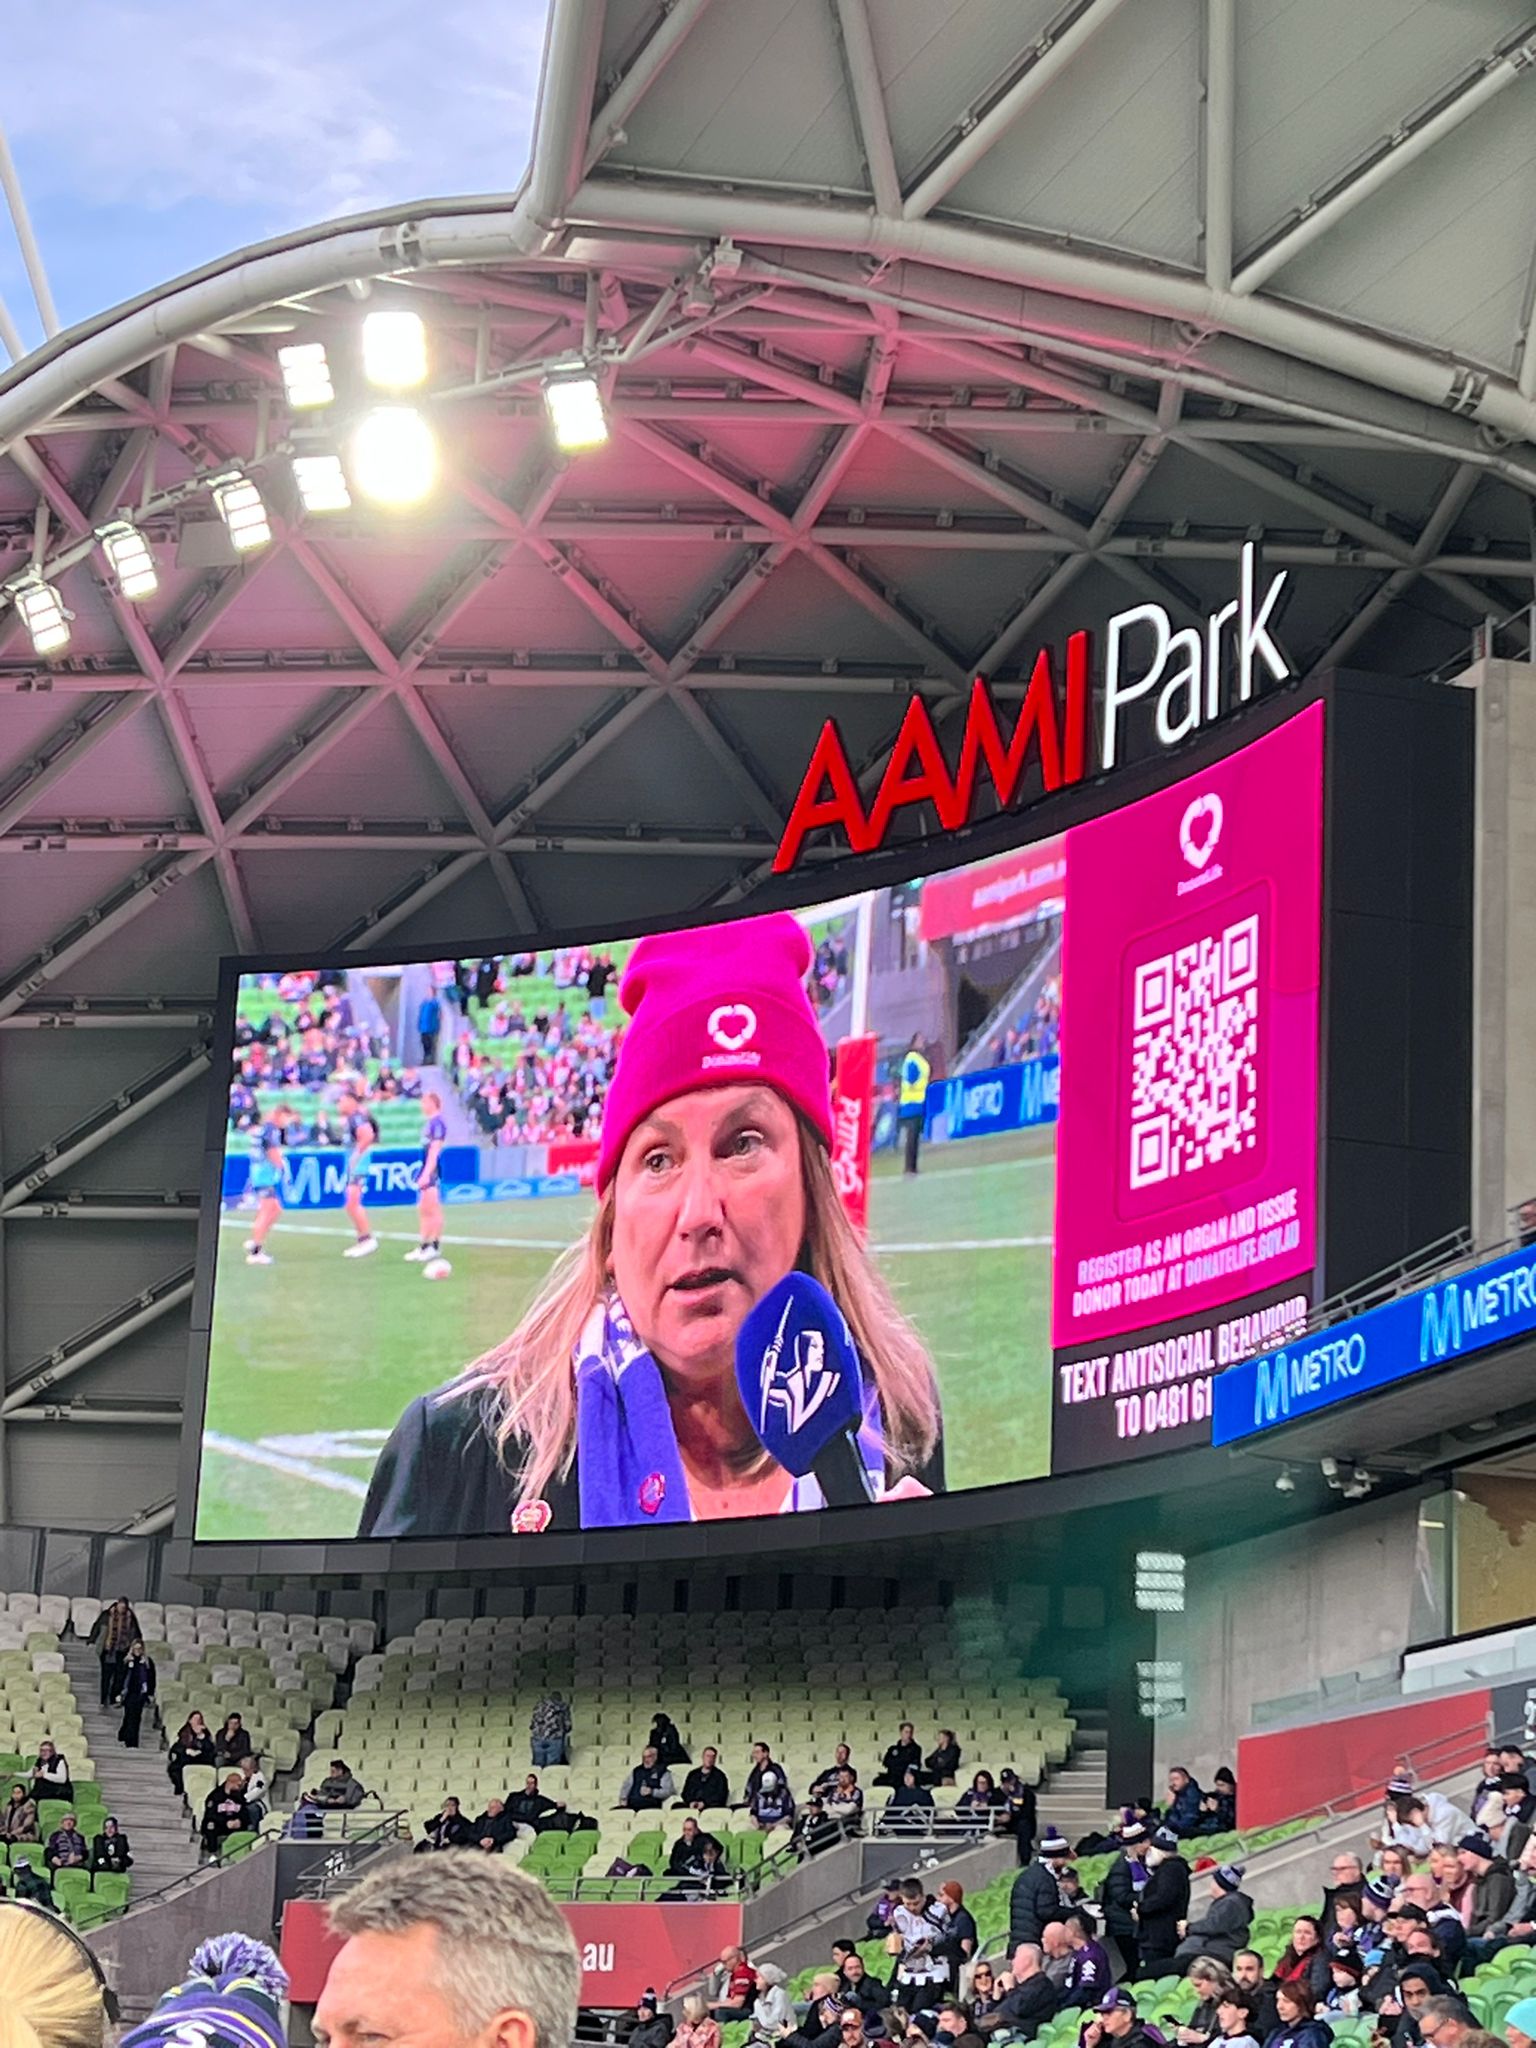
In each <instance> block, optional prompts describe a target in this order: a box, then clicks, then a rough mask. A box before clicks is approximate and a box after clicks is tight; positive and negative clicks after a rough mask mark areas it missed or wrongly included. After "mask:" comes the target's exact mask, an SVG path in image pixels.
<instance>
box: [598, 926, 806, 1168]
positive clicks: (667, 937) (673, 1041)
mask: <svg viewBox="0 0 1536 2048" xmlns="http://www.w3.org/2000/svg"><path fill="white" fill-rule="evenodd" d="M810 964H811V942H810V939H809V937H808V936H807V935H806V933H805V931H804V930H803V928H802V927H801V926H800V925H798V924H797V923H796V922H795V920H794V919H793V918H792V917H791V916H789V915H788V913H787V912H785V911H775V912H774V913H773V914H772V915H771V916H769V917H746V918H742V919H741V920H740V922H739V923H735V924H718V925H708V926H704V927H702V928H700V929H698V930H694V931H683V932H658V933H657V934H656V936H655V937H654V938H649V939H642V940H641V941H640V943H639V945H638V946H636V948H635V950H634V952H633V953H631V955H630V956H629V965H628V967H627V968H626V969H625V970H624V979H623V981H622V983H621V984H620V986H619V1001H620V1002H621V1003H622V1004H623V1006H624V1008H625V1009H626V1010H628V1012H629V1014H630V1016H631V1017H632V1018H633V1019H634V1022H633V1023H632V1024H631V1025H630V1027H629V1029H628V1030H627V1031H626V1033H625V1034H624V1040H623V1043H622V1045H621V1046H620V1048H619V1061H618V1066H617V1069H616V1070H615V1073H614V1077H613V1085H612V1087H611V1088H610V1089H609V1090H608V1099H607V1101H606V1102H605V1103H604V1105H603V1135H602V1142H601V1144H600V1146H599V1148H598V1154H597V1187H598V1192H599V1194H601V1193H602V1191H603V1190H604V1189H605V1188H606V1187H607V1185H608V1183H609V1182H610V1181H611V1180H612V1179H613V1176H614V1173H615V1171H616V1169H617V1167H618V1164H619V1157H620V1154H621V1153H622V1152H623V1150H624V1147H625V1144H626V1143H627V1142H628V1139H629V1135H630V1133H631V1132H632V1131H633V1130H634V1128H635V1126H636V1124H638V1123H642V1122H643V1121H644V1120H645V1118H646V1117H648V1116H649V1115H650V1114H651V1111H652V1110H653V1109H659V1108H660V1107H661V1105H662V1103H664V1102H670V1101H671V1100H672V1098H673V1096H674V1095H686V1094H688V1093H689V1092H690V1091H691V1090H692V1089H695V1088H728V1087H740V1086H742V1085H743V1084H744V1083H746V1082H749V1081H765V1082H767V1084H768V1086H769V1087H770V1088H777V1089H778V1091H779V1093H780V1094H781V1095H783V1096H786V1097H787V1098H788V1099H789V1101H790V1102H792V1103H793V1104H794V1106H795V1108H796V1109H798V1110H799V1111H801V1113H802V1114H803V1115H804V1116H806V1117H808V1118H809V1120H810V1122H811V1123H812V1124H813V1125H814V1126H815V1128H816V1129H817V1131H819V1132H820V1134H821V1136H822V1138H823V1139H824V1140H825V1142H826V1143H827V1144H828V1145H830V1144H831V1142H832V1090H831V1085H830V1083H829V1080H828V1073H827V1048H826V1046H825V1044H824V1043H823V1042H822V1036H821V1033H820V1031H819V1030H818V1029H817V1028H816V1013H815V1011H814V1010H813V1009H812V1008H811V999H810V996H809V995H808V994H807V993H806V987H805V977H806V973H807V971H808V969H809V968H810Z"/></svg>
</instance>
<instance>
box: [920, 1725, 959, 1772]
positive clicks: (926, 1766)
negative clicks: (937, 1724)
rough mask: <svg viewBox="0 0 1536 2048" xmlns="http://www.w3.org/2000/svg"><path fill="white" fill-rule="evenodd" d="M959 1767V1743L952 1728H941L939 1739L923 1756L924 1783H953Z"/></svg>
mask: <svg viewBox="0 0 1536 2048" xmlns="http://www.w3.org/2000/svg"><path fill="white" fill-rule="evenodd" d="M959 1769H960V1744H959V1742H958V1741H957V1740H956V1739H955V1731H954V1729H953V1728H941V1729H940V1730H939V1739H938V1741H937V1742H936V1743H935V1744H934V1745H933V1747H932V1749H930V1750H929V1752H928V1754H927V1755H926V1756H925V1757H924V1758H923V1769H922V1779H923V1783H924V1784H925V1785H953V1784H954V1782H955V1778H956V1775H957V1774H958V1772H959Z"/></svg>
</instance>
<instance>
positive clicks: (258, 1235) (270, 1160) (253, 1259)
mask: <svg viewBox="0 0 1536 2048" xmlns="http://www.w3.org/2000/svg"><path fill="white" fill-rule="evenodd" d="M293 1116H294V1113H293V1111H292V1110H291V1109H290V1108H289V1107H288V1105H287V1104H286V1103H284V1102H280V1103H279V1104H278V1105H277V1107H276V1108H275V1109H274V1110H273V1111H272V1112H271V1114H270V1115H268V1116H265V1117H263V1118H262V1121H261V1124H260V1126H259V1127H258V1129H257V1130H255V1131H254V1132H253V1133H252V1137H251V1151H252V1158H251V1177H250V1183H249V1185H250V1188H251V1192H252V1193H253V1194H254V1195H255V1197H256V1220H255V1222H254V1223H253V1224H252V1225H251V1234H250V1236H249V1237H248V1238H247V1239H246V1241H245V1263H246V1264H247V1265H248V1266H270V1265H271V1264H272V1254H271V1253H270V1252H269V1251H268V1250H267V1248H266V1247H267V1237H268V1235H269V1233H270V1231H271V1229H272V1226H273V1224H274V1223H275V1222H276V1221H277V1219H278V1217H279V1216H281V1215H282V1213H283V1133H284V1131H285V1130H286V1129H287V1128H288V1126H289V1124H291V1123H292V1122H293Z"/></svg>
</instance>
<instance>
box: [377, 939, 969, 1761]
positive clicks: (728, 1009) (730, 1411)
mask: <svg viewBox="0 0 1536 2048" xmlns="http://www.w3.org/2000/svg"><path fill="white" fill-rule="evenodd" d="M812 954H813V949H812V945H811V940H810V937H809V935H808V934H807V933H806V931H805V930H804V929H803V927H802V926H801V925H800V924H799V923H798V922H797V921H796V920H795V919H794V918H793V917H791V916H790V915H789V914H788V913H787V912H783V911H780V912H776V913H774V914H772V915H769V916H765V917H748V918H743V919H741V920H740V921H739V922H736V923H733V924H729V925H713V926H710V927H708V928H703V929H693V930H683V931H672V932H661V933H656V934H653V935H651V936H650V937H647V938H643V939H641V940H640V941H639V942H638V944H637V945H636V946H635V948H634V950H633V952H632V953H631V954H630V957H629V961H628V964H627V965H626V967H625V970H624V975H623V981H622V984H621V988H620V1002H621V1004H622V1005H623V1007H624V1008H625V1009H626V1010H627V1011H628V1012H629V1015H630V1019H631V1021H630V1024H629V1026H628V1029H627V1030H626V1031H625V1032H624V1033H623V1035H622V1037H621V1038H620V1039H619V1040H618V1041H617V1049H616V1054H615V1058H614V1066H613V1073H612V1078H611V1080H610V1081H609V1082H608V1085H607V1090H606V1095H605V1098H604V1101H603V1106H602V1131H601V1138H600V1144H599V1152H598V1158H597V1164H596V1176H595V1178H596V1191H597V1201H596V1203H595V1204H594V1207H593V1212H592V1218H591V1222H590V1224H589V1226H588V1232H587V1234H586V1236H585V1237H584V1238H583V1239H582V1240H581V1241H580V1246H579V1248H575V1247H573V1248H572V1249H571V1250H569V1251H567V1252H565V1253H562V1255H561V1256H560V1258H559V1259H558V1260H557V1261H555V1262H554V1264H553V1267H552V1270H551V1272H550V1274H549V1277H548V1278H547V1279H546V1281H545V1283H544V1285H543V1286H542V1288H541V1289H540V1290H539V1292H538V1293H537V1295H536V1296H535V1298H534V1299H533V1300H532V1302H530V1303H529V1305H528V1307H527V1308H526V1310H525V1311H524V1314H523V1316H522V1319H521V1321H520V1322H519V1323H518V1325H517V1327H516V1328H515V1329H514V1330H513V1331H512V1332H511V1333H510V1334H509V1335H508V1336H507V1337H506V1338H505V1340H504V1341H503V1342H501V1343H500V1344H498V1345H496V1346H494V1347H493V1348H492V1349H491V1350H490V1351H488V1352H487V1353H486V1354H485V1355H484V1356H483V1357H482V1358H480V1359H478V1360H477V1361H475V1363H474V1364H472V1365H471V1366H470V1367H469V1368H468V1369H467V1370H466V1372H465V1373H464V1374H463V1376H462V1377H461V1378H460V1379H459V1380H458V1381H457V1383H456V1384H455V1385H454V1386H452V1387H451V1388H449V1389H447V1390H446V1391H437V1392H429V1393H426V1394H424V1395H421V1396H419V1397H417V1398H416V1399H415V1400H413V1401H412V1402H411V1404H410V1405H409V1407H408V1408H407V1409H406V1411H405V1413H404V1415H403V1416H402V1417H401V1418H400V1421H399V1422H398V1423H397V1424H396V1426H395V1429H394V1431H393V1432H392V1434H391V1436H390V1438H389V1441H388V1442H387V1443H386V1444H385V1446H384V1449H383V1452H382V1454H381V1456H380V1458H379V1460H378V1463H377V1465H376V1466H375V1468H374V1473H373V1478H372V1482H371V1484H370V1486H369V1490H368V1496H367V1499H366V1500H365V1502H364V1503H363V1509H362V1515H361V1521H360V1527H359V1534H360V1535H363V1536H380V1537H384V1536H389V1537H400V1536H413V1535H414V1536H432V1535H436V1536H447V1535H481V1534H493V1533H496V1532H497V1531H500V1532H502V1533H503V1534H504V1533H505V1531H506V1530H507V1529H508V1528H509V1527H510V1528H514V1529H516V1528H518V1527H519V1526H520V1525H521V1523H522V1522H523V1521H524V1520H525V1519H526V1518H527V1517H528V1515H529V1514H530V1512H532V1513H534V1514H536V1516H537V1522H538V1526H540V1527H542V1528H552V1529H555V1530H557V1531H558V1530H562V1529H571V1528H578V1527H586V1528H598V1527H622V1526H630V1527H636V1526H638V1527H649V1526H652V1525H656V1524H662V1523H673V1522H704V1521H716V1520H722V1519H726V1518H732V1517H736V1516H742V1515H764V1514H768V1515H771V1514H776V1513H786V1512H787V1513H803V1512H810V1511H814V1510H818V1509H820V1508H822V1507H823V1506H824V1505H825V1501H824V1497H823V1494H822V1490H821V1487H820V1485H819V1484H818V1483H817V1481H816V1480H815V1478H814V1477H813V1476H811V1475H808V1474H807V1475H804V1476H797V1475H796V1474H794V1473H792V1472H791V1471H790V1470H789V1469H788V1467H787V1466H785V1465H782V1464H780V1463H779V1462H778V1460H777V1459H776V1458H775V1457H774V1456H773V1455H772V1454H771V1453H769V1452H767V1451H766V1450H765V1448H764V1444H763V1441H762V1439H761V1437H760V1436H759V1434H758V1432H757V1430H756V1429H755V1428H754V1426H753V1422H752V1419H751V1417H750V1416H749V1415H748V1412H747V1410H746V1408H745V1407H744V1406H743V1404H742V1401H741V1397H740V1394H739V1393H738V1391H737V1381H736V1340H737V1338H738V1335H739V1334H740V1332H741V1329H742V1325H743V1324H744V1322H745V1321H746V1319H747V1316H748V1315H749V1313H750V1312H751V1310H752V1309H753V1308H755V1307H756V1306H757V1304H758V1303H759V1302H760V1301H761V1300H762V1299H763V1297H764V1296H765V1295H766V1294H768V1293H769V1291H770V1290H771V1289H772V1288H774V1287H776V1286H777V1285H778V1284H779V1282H780V1281H782V1280H783V1279H785V1278H786V1277H787V1276H788V1275H789V1274H790V1273H791V1272H793V1271H795V1270H796V1269H797V1268H798V1267H800V1266H802V1265H803V1267H804V1268H805V1269H806V1270H807V1272H808V1273H809V1276H810V1277H811V1278H813V1279H815V1280H817V1281H818V1282H820V1284H821V1285H822V1286H824V1287H825V1288H826V1289H827V1290H828V1292H829V1293H830V1294H831V1296H832V1298H833V1300H834V1301H835V1302H836V1304H837V1306H838V1308H839V1309H840V1310H841V1312H842V1316H843V1318H844V1320H845V1321H846V1323H847V1325H848V1329H849V1332H850V1334H851V1337H852V1343H853V1348H854V1351H855V1352H856V1354H857V1371H858V1377H859V1379H860V1380H861V1382H862V1388H863V1395H864V1417H863V1427H862V1428H861V1429H860V1431H859V1433H858V1441H859V1449H860V1453H861V1457H862V1460H863V1464H864V1470H865V1474H866V1477H867V1478H868V1480H869V1481H870V1485H871V1491H872V1492H874V1493H876V1494H877V1495H878V1496H879V1497H880V1498H881V1499H897V1498H910V1497H911V1496H912V1495H914V1494H926V1493H931V1492H935V1491H938V1490H940V1489H942V1487H943V1484H944V1471H943V1459H942V1454H941V1448H940V1440H941V1433H942V1424H941V1413H940V1403H939V1392H938V1382H937V1379H936V1377H935V1374H934V1368H933V1361H932V1359H931V1357H930V1355H929V1352H928V1349H927V1346H926V1345H925V1344H924V1342H923V1339H922V1337H921V1336H920V1335H919V1334H918V1332H917V1330H916V1329H915V1328H914V1326H913V1325H912V1323H911V1322H910V1321H909V1320H908V1319H907V1317H906V1316H905V1315H903V1313H902V1311H901V1309H900V1308H899V1307H898V1305H897V1303H896V1299H895V1297H894V1295H893V1294H892V1292H891V1289H890V1287H889V1285H888V1283H887V1281H886V1279H885V1278H884V1276H883V1274H882V1273H881V1271H880V1268H879V1265H878V1264H877V1261H876V1259H875V1257H874V1255H873V1251H872V1249H871V1248H869V1247H867V1246H866V1245H865V1244H864V1243H863V1242H862V1241H861V1239H860V1237H859V1235H858V1233H857V1231H856V1230H855V1228H854V1226H853V1224H852V1223H851V1222H850V1220H849V1218H848V1215H847V1212H846V1210H845V1209H844V1207H843V1203H842V1199H841V1197H840V1196H839V1194H838V1192H837V1187H836V1184H835V1182H834V1180H833V1177H832V1168H831V1163H830V1152H831V1145H832V1137H833V1123H832V1101H831V1091H830V1088H829V1085H828V1060H827V1049H826V1045H825V1043H824V1042H823V1039H822V1036H821V1032H820V1029H819V1027H818V1024H817V1020H816V1012H815V1009H814V1007H813V1005H812V1002H811V998H810V996H809V994H808V993H807V989H806V974H807V970H808V969H809V968H810V966H811V962H812ZM737 1024H740V1025H742V1026H743V1027H750V1028H743V1029H741V1030H740V1032H739V1033H738V1032H737V1031H736V1030H735V1029H734V1026H735V1025H737ZM748 1039H750V1041H751V1042H750V1044H748ZM695 1197H698V1198H699V1199H700V1200H702V1201H703V1202H705V1203H706V1204H708V1205H709V1206H710V1211H711V1218H712V1221H711V1224H710V1228H709V1230H708V1231H707V1232H706V1233H704V1235H705V1236H707V1237H708V1238H709V1243H708V1244H707V1245H705V1246H703V1247H702V1249H701V1238H700V1233H699V1232H698V1231H697V1230H696V1229H695V1228H694V1227H693V1224H692V1223H691V1222H690V1213H691V1212H690V1211H689V1208H688V1205H689V1204H691V1203H693V1202H694V1200H695ZM589 1390H590V1392H591V1394H592V1395H593V1396H594V1398H588V1394H589ZM913 1761H914V1762H916V1763H917V1764H918V1765H919V1766H920V1765H921V1763H922V1757H921V1755H918V1756H917V1757H916V1758H914V1759H913Z"/></svg>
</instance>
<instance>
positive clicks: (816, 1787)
mask: <svg viewBox="0 0 1536 2048" xmlns="http://www.w3.org/2000/svg"><path fill="white" fill-rule="evenodd" d="M852 1766H853V1751H852V1750H851V1749H850V1748H849V1747H848V1745H847V1743H846V1742H840V1743H839V1744H838V1745H837V1748H836V1749H835V1750H834V1752H833V1755H832V1761H831V1763H829V1764H828V1765H827V1767H826V1769H825V1770H824V1771H818V1772H817V1773H816V1776H815V1777H814V1778H812V1780H811V1782H810V1784H809V1785H808V1786H807V1787H806V1791H807V1793H808V1794H811V1793H816V1792H819V1793H821V1795H822V1796H823V1798H825V1796H826V1794H827V1793H828V1792H830V1791H831V1790H832V1788H833V1787H834V1786H835V1785H836V1783H837V1774H838V1772H839V1771H843V1770H850V1769H852ZM854 1775H855V1776H857V1775H858V1773H857V1772H855V1773H854Z"/></svg>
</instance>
